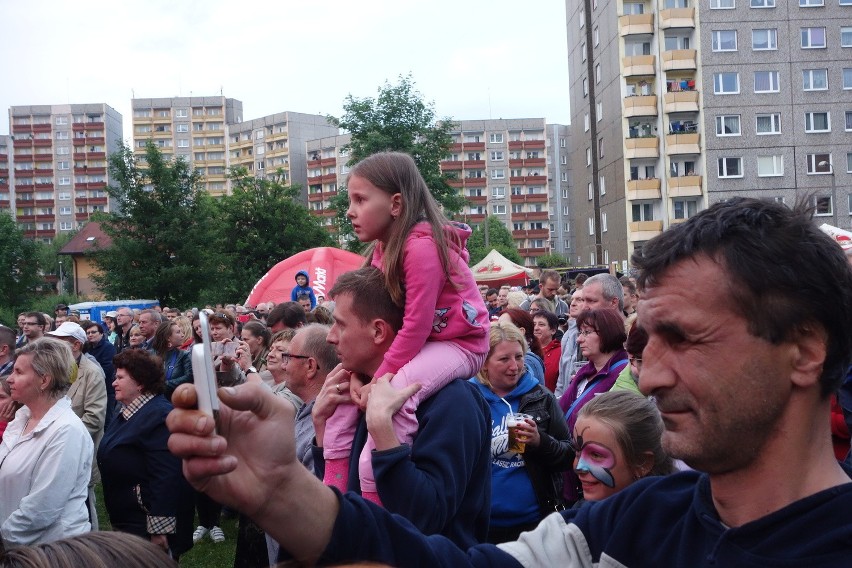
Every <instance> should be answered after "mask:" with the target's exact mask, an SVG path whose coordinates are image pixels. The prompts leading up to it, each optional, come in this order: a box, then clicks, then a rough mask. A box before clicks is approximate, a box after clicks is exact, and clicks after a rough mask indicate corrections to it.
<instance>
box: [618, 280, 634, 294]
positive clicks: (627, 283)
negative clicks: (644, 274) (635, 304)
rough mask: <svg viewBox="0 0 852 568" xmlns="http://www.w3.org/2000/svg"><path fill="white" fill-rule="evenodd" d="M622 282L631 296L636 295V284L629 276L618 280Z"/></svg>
mask: <svg viewBox="0 0 852 568" xmlns="http://www.w3.org/2000/svg"><path fill="white" fill-rule="evenodd" d="M618 281H619V282H621V285H622V286H624V287H625V288H627V289H628V290H630V293H631V294H635V293H636V284H634V283H633V280H631V279H630V277H629V276H622V277H621V278H619V279H618Z"/></svg>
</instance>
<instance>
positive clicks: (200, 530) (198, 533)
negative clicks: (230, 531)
mask: <svg viewBox="0 0 852 568" xmlns="http://www.w3.org/2000/svg"><path fill="white" fill-rule="evenodd" d="M217 528H218V527H217ZM208 532H210V531H209V530H208V529H207V527H202V526H201V525H198V527H197V528H196V529H195V532H194V533H192V544H198V541H199V540H201V539H202V538H204V535H206V534H207V533H208ZM219 532H221V529H220V531H219Z"/></svg>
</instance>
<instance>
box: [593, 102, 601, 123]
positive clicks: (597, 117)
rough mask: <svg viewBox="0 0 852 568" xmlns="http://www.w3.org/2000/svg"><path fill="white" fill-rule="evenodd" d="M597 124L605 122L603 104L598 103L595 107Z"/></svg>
mask: <svg viewBox="0 0 852 568" xmlns="http://www.w3.org/2000/svg"><path fill="white" fill-rule="evenodd" d="M595 114H596V117H595V122H600V121H601V120H603V103H598V104H596V105H595Z"/></svg>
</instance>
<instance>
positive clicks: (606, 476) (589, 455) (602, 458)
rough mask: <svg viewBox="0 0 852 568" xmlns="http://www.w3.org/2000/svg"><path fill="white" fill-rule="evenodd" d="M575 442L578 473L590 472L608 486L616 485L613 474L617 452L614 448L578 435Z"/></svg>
mask: <svg viewBox="0 0 852 568" xmlns="http://www.w3.org/2000/svg"><path fill="white" fill-rule="evenodd" d="M575 443H576V445H577V456H578V459H577V464H576V465H575V466H574V470H575V471H576V472H577V473H580V472H588V473H590V474H591V475H592V477H594V478H595V479H597V480H598V481H600V482H601V483H603V484H604V485H606V486H607V487H615V478H613V476H612V468H613V467H614V466H615V454H614V453H613V452H612V450H610V449H609V448H607V447H606V446H604V445H603V444H599V443H597V442H592V441H588V442H587V441H584V440H583V436H577V438H576V441H575Z"/></svg>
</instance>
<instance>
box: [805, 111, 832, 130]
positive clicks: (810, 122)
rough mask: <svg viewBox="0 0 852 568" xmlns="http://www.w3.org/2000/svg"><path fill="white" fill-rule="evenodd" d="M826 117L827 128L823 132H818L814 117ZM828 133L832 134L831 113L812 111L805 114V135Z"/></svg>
mask: <svg viewBox="0 0 852 568" xmlns="http://www.w3.org/2000/svg"><path fill="white" fill-rule="evenodd" d="M822 114H824V115H825V124H826V128H825V129H822V130H817V129H816V128H814V124H815V123H814V117H815V116H816V115H822ZM826 132H831V111H827V110H826V111H822V110H816V111H814V110H812V111H807V112H805V133H807V134H825V133H826Z"/></svg>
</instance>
